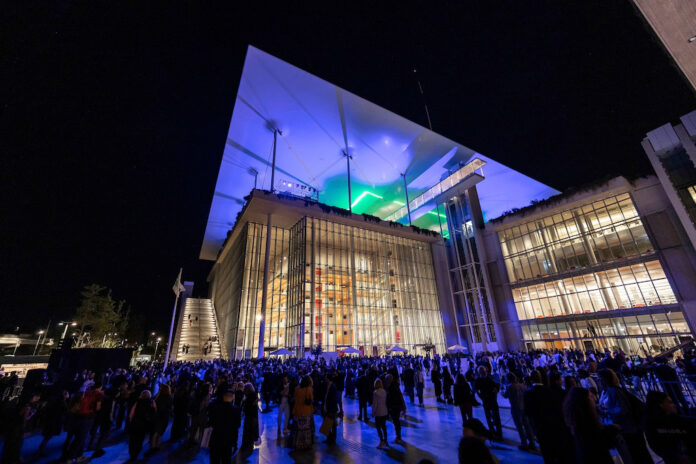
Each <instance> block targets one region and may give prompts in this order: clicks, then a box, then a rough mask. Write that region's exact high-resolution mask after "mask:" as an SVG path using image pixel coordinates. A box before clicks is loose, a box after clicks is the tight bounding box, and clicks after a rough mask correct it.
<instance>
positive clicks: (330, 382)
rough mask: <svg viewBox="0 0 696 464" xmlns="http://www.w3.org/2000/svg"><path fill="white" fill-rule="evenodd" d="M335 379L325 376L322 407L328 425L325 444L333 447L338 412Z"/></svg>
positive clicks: (328, 375) (329, 375)
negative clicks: (324, 392)
mask: <svg viewBox="0 0 696 464" xmlns="http://www.w3.org/2000/svg"><path fill="white" fill-rule="evenodd" d="M334 380H335V377H333V376H332V375H331V374H327V375H326V377H325V379H324V381H325V383H326V394H325V396H324V402H323V405H322V416H323V418H324V420H325V421H327V423H328V424H329V430H328V433H327V434H326V442H325V443H326V444H328V445H333V444H335V443H336V433H337V429H336V427H337V416H338V413H339V411H340V407H339V400H338V391H337V388H336V382H335V381H334Z"/></svg>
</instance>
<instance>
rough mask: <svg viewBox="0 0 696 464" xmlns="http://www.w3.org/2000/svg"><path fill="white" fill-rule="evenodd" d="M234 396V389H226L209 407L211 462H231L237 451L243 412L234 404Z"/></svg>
mask: <svg viewBox="0 0 696 464" xmlns="http://www.w3.org/2000/svg"><path fill="white" fill-rule="evenodd" d="M234 396H235V391H234V390H232V389H231V388H230V389H226V390H225V391H224V392H221V393H220V396H219V397H218V398H217V399H216V400H215V401H213V403H212V404H211V405H210V407H209V409H208V424H209V425H210V426H211V427H212V428H213V430H212V433H211V435H210V443H209V444H208V446H209V448H210V464H230V463H231V462H232V456H233V455H234V454H235V453H236V452H237V440H238V439H239V427H240V426H241V423H242V413H241V410H240V409H239V407H237V406H235V404H234Z"/></svg>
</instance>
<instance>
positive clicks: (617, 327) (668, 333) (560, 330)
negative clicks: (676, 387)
mask: <svg viewBox="0 0 696 464" xmlns="http://www.w3.org/2000/svg"><path fill="white" fill-rule="evenodd" d="M522 334H523V338H524V340H525V341H526V342H528V343H531V344H532V346H533V347H534V348H576V349H589V348H592V349H604V348H607V349H609V350H614V349H616V348H621V349H622V350H624V351H625V352H626V353H629V354H633V353H635V354H642V355H646V354H655V353H656V352H659V351H662V350H664V349H666V348H670V347H672V346H675V345H678V344H679V343H681V342H682V341H684V340H685V339H688V338H690V337H691V332H690V330H689V326H688V325H687V323H686V321H685V320H684V315H683V314H682V312H681V311H679V310H678V309H674V310H670V309H667V308H653V309H651V310H646V311H644V312H637V311H627V312H626V314H622V315H621V316H614V317H606V316H605V315H601V314H593V315H587V317H585V316H583V317H582V318H565V319H559V320H553V319H552V320H550V321H548V322H546V321H545V322H543V323H536V322H532V321H526V322H525V321H523V322H522Z"/></svg>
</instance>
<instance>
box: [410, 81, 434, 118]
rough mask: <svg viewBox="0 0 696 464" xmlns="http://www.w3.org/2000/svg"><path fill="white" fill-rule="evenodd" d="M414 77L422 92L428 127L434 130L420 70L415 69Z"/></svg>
mask: <svg viewBox="0 0 696 464" xmlns="http://www.w3.org/2000/svg"><path fill="white" fill-rule="evenodd" d="M413 77H415V78H416V83H417V84H418V90H419V91H420V94H421V98H422V99H423V106H424V107H425V117H426V118H428V127H429V128H430V130H433V123H432V122H431V121H430V111H428V104H427V103H426V101H425V94H424V93H423V86H422V85H421V82H420V79H418V70H417V69H416V68H413Z"/></svg>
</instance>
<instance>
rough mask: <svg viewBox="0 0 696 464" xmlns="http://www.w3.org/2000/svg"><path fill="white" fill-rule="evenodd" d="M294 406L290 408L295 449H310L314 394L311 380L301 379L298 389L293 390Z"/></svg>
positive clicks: (308, 378)
mask: <svg viewBox="0 0 696 464" xmlns="http://www.w3.org/2000/svg"><path fill="white" fill-rule="evenodd" d="M294 398H295V404H294V405H293V408H292V417H293V422H294V424H293V427H294V429H295V430H294V433H295V435H294V440H293V441H294V443H293V447H294V448H295V449H299V450H302V449H307V448H311V447H312V444H313V443H314V418H313V416H312V414H313V413H314V392H313V388H312V378H311V377H310V376H308V375H305V376H304V377H302V380H301V381H300V386H299V388H296V389H295V395H294Z"/></svg>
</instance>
